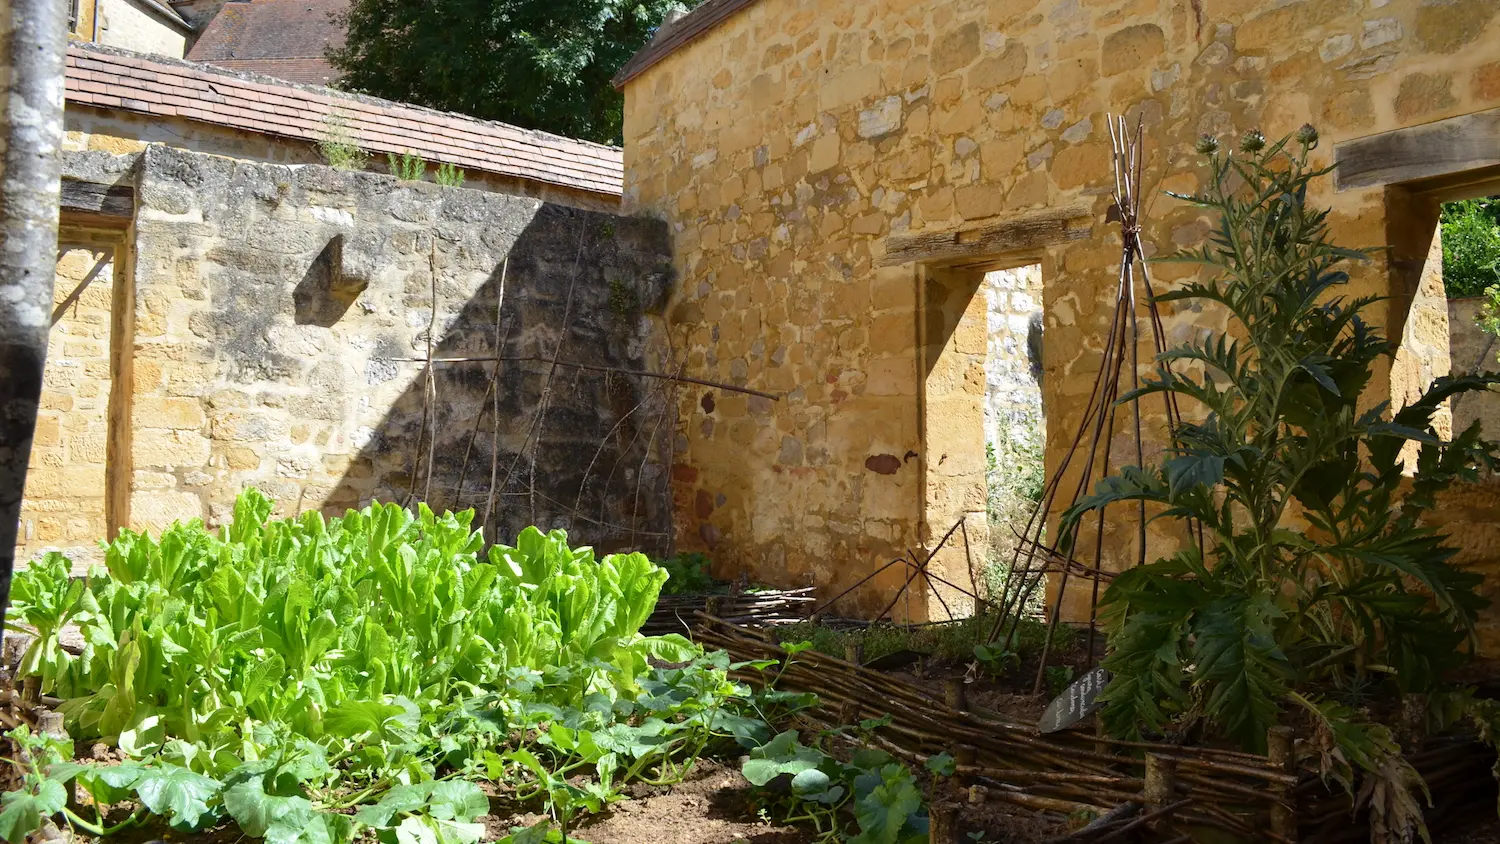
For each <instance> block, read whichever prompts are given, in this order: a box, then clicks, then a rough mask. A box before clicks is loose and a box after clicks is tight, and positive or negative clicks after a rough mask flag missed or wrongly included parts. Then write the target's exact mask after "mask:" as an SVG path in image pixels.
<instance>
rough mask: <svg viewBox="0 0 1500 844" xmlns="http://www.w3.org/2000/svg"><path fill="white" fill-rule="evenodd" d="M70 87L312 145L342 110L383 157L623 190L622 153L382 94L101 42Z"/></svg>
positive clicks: (84, 53) (352, 128) (85, 99)
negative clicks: (145, 54)
mask: <svg viewBox="0 0 1500 844" xmlns="http://www.w3.org/2000/svg"><path fill="white" fill-rule="evenodd" d="M271 1H272V2H292V0H271ZM236 5H238V4H236ZM66 82H67V98H68V100H69V101H71V102H76V103H80V104H85V105H95V106H105V107H116V108H122V109H125V110H129V111H135V112H139V113H143V114H147V115H156V116H162V117H167V116H174V115H175V116H178V117H188V118H191V119H195V120H201V121H204V122H207V123H215V124H218V125H222V126H231V127H234V128H237V129H244V130H247V131H251V132H260V133H263V134H270V135H279V136H283V137H288V138H294V139H298V140H303V141H316V140H318V139H319V138H321V137H322V136H323V134H324V133H325V131H326V126H327V122H328V119H329V116H330V115H331V114H334V113H337V114H338V115H339V116H340V117H341V118H342V119H343V121H344V124H345V127H346V129H347V130H348V132H349V133H350V135H352V136H353V138H354V140H355V141H356V142H357V143H358V144H359V145H360V146H362V147H364V148H365V149H367V150H369V151H370V152H373V153H377V154H383V153H387V152H394V153H404V152H413V153H416V154H418V155H420V156H422V157H423V158H426V159H427V160H429V161H433V162H444V163H451V164H456V165H459V166H462V167H464V168H466V169H470V170H477V171H483V172H487V173H495V174H498V175H502V176H512V177H516V178H521V179H526V180H529V181H536V182H543V183H546V184H552V185H559V186H561V187H566V188H572V189H575V190H583V191H589V192H592V193H600V194H606V195H609V196H619V195H620V192H621V182H622V178H623V170H624V163H623V155H622V153H621V151H620V150H619V149H618V148H616V147H609V146H603V145H601V144H591V143H588V142H585V141H576V140H573V139H571V138H563V137H559V136H557V135H550V134H547V133H545V132H535V131H530V130H526V129H521V128H518V127H515V126H510V125H508V124H504V123H496V122H493V121H488V120H477V119H475V118H472V117H465V116H463V115H459V114H451V113H446V112H439V111H433V110H431V109H426V108H421V107H419V106H413V105H406V104H403V103H394V102H390V101H388V100H380V99H376V98H374V97H365V96H360V95H355V94H346V93H343V92H339V91H332V90H329V89H326V88H315V87H312V86H308V85H299V84H295V83H293V82H282V81H281V80H277V79H271V78H267V77H257V76H252V75H249V74H247V73H237V72H235V71H232V70H226V69H221V68H217V67H211V66H207V65H202V64H195V63H192V62H185V61H178V60H175V59H166V58H158V57H151V58H149V59H146V58H142V57H138V56H136V55H134V54H131V53H127V52H125V51H123V50H117V49H112V48H107V47H100V46H97V45H93V44H88V45H85V44H71V45H69V47H68V68H67V75H66Z"/></svg>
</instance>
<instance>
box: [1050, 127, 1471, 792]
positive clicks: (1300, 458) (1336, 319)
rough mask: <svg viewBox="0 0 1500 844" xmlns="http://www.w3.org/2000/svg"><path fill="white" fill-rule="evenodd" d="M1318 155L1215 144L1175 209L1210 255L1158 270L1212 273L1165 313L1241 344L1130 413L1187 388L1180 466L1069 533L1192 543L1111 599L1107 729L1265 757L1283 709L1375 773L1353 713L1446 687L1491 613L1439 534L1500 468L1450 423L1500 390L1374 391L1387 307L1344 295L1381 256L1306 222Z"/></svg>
mask: <svg viewBox="0 0 1500 844" xmlns="http://www.w3.org/2000/svg"><path fill="white" fill-rule="evenodd" d="M1316 145H1317V133H1316V131H1315V130H1313V128H1312V127H1311V126H1306V127H1303V129H1302V130H1301V131H1299V132H1298V133H1296V135H1295V136H1291V137H1287V138H1285V139H1283V140H1281V141H1280V142H1278V143H1274V144H1270V145H1267V142H1266V139H1265V138H1264V137H1263V136H1262V135H1261V134H1260V133H1259V132H1251V133H1249V134H1247V135H1246V136H1245V137H1244V139H1243V141H1242V142H1241V154H1239V155H1234V154H1224V153H1221V152H1220V150H1219V149H1218V146H1217V144H1216V143H1214V142H1213V141H1212V140H1211V139H1205V140H1204V141H1202V142H1200V144H1199V151H1200V152H1202V153H1203V154H1205V155H1206V156H1208V159H1209V168H1208V169H1209V173H1208V177H1207V184H1206V187H1205V189H1204V190H1203V192H1202V193H1201V194H1198V195H1192V196H1179V197H1178V198H1180V199H1183V200H1186V201H1188V202H1190V203H1192V204H1194V205H1197V206H1199V207H1201V208H1204V209H1206V210H1208V211H1210V212H1213V213H1215V214H1216V215H1217V216H1218V218H1219V223H1218V225H1217V227H1216V228H1215V229H1214V230H1213V232H1212V234H1211V236H1210V237H1209V239H1208V242H1207V243H1206V244H1205V245H1204V246H1202V247H1201V248H1199V249H1196V250H1191V251H1185V252H1180V253H1178V254H1175V255H1172V256H1169V257H1167V258H1165V259H1163V260H1166V261H1172V262H1182V263H1190V264H1196V265H1200V266H1202V267H1203V268H1204V272H1203V273H1202V274H1201V276H1200V278H1198V279H1196V280H1192V281H1189V282H1187V283H1185V284H1183V285H1181V286H1179V287H1177V288H1176V289H1173V290H1171V291H1169V292H1165V293H1163V294H1160V295H1158V296H1157V297H1156V298H1157V301H1158V302H1160V303H1163V304H1165V303H1184V304H1190V303H1203V304H1204V305H1206V306H1207V309H1209V310H1210V311H1213V310H1217V311H1219V312H1222V313H1224V314H1225V315H1226V316H1227V317H1228V323H1229V325H1228V327H1227V328H1226V329H1224V330H1213V331H1206V332H1204V334H1203V335H1201V336H1200V338H1199V339H1197V340H1194V341H1191V342H1189V343H1187V344H1184V345H1182V346H1180V347H1177V348H1175V349H1171V350H1169V351H1168V352H1166V353H1164V354H1162V355H1161V356H1160V357H1159V358H1158V361H1159V364H1160V365H1159V366H1158V367H1157V373H1156V375H1155V377H1154V378H1150V379H1147V380H1146V381H1145V382H1144V386H1142V387H1141V388H1140V389H1138V390H1136V391H1134V392H1132V393H1130V394H1128V395H1126V396H1123V397H1122V398H1121V399H1120V401H1121V402H1127V401H1139V400H1142V399H1143V398H1144V397H1146V396H1149V395H1151V394H1155V393H1172V394H1176V395H1177V396H1179V397H1181V399H1185V400H1190V401H1188V402H1187V403H1186V405H1185V407H1191V406H1192V405H1193V404H1196V405H1197V406H1198V408H1199V409H1200V412H1199V413H1198V414H1196V415H1194V420H1195V421H1187V422H1184V424H1182V425H1181V426H1179V428H1178V430H1176V431H1175V432H1173V433H1172V435H1171V441H1170V444H1169V446H1168V448H1167V449H1166V451H1165V453H1164V458H1165V459H1163V460H1162V461H1161V462H1160V463H1159V464H1157V465H1153V466H1148V467H1145V468H1136V467H1129V468H1125V469H1123V470H1122V471H1121V472H1119V473H1118V474H1116V475H1114V476H1111V477H1109V478H1106V479H1105V480H1103V481H1102V482H1101V483H1100V484H1099V485H1098V487H1097V488H1096V490H1095V492H1094V494H1093V495H1092V496H1090V497H1088V498H1086V499H1084V500H1082V501H1080V502H1079V503H1078V504H1077V505H1076V506H1075V507H1073V508H1072V509H1071V510H1069V511H1068V512H1067V513H1066V514H1065V516H1064V519H1063V529H1064V534H1065V535H1066V536H1069V537H1072V538H1076V536H1077V534H1078V529H1079V525H1080V523H1081V520H1082V517H1083V516H1084V515H1085V514H1086V513H1088V512H1090V511H1093V510H1099V509H1102V508H1104V507H1105V506H1107V505H1110V504H1115V503H1118V502H1122V501H1140V500H1144V501H1147V502H1152V503H1154V504H1157V505H1160V506H1159V508H1158V514H1159V515H1158V516H1157V518H1167V519H1177V520H1184V521H1185V522H1187V524H1188V525H1193V526H1194V527H1193V528H1192V529H1191V530H1185V531H1184V532H1183V537H1184V542H1183V543H1182V547H1181V550H1178V551H1177V552H1176V553H1173V554H1171V555H1169V556H1165V557H1163V558H1161V559H1158V560H1156V561H1155V562H1151V563H1148V564H1146V565H1142V566H1139V567H1136V568H1134V569H1131V570H1129V571H1126V572H1123V573H1122V574H1120V575H1119V576H1118V577H1117V578H1116V579H1115V580H1114V581H1113V583H1112V584H1111V585H1110V587H1109V589H1108V591H1106V593H1105V594H1104V597H1103V599H1102V601H1101V603H1100V612H1101V618H1102V620H1103V623H1104V624H1105V627H1106V630H1107V631H1108V633H1109V636H1110V654H1109V656H1108V657H1107V659H1106V660H1105V662H1104V666H1105V667H1106V668H1107V669H1109V671H1110V672H1111V673H1112V674H1113V675H1114V680H1113V681H1112V682H1111V684H1110V686H1109V688H1108V689H1107V690H1106V692H1105V693H1104V695H1103V696H1102V698H1103V699H1104V700H1105V701H1106V703H1107V708H1106V709H1105V712H1104V717H1105V721H1106V723H1107V725H1108V726H1109V727H1110V728H1111V729H1112V730H1113V731H1114V732H1115V733H1117V734H1121V735H1126V736H1138V735H1139V734H1140V732H1141V731H1142V730H1143V729H1145V730H1151V731H1164V730H1166V729H1167V728H1168V726H1169V724H1172V725H1175V726H1178V727H1185V726H1186V725H1188V724H1191V723H1194V722H1198V723H1201V724H1203V725H1206V726H1207V727H1209V728H1210V729H1212V730H1215V731H1217V732H1219V733H1220V734H1223V735H1227V736H1228V737H1231V738H1233V739H1235V740H1237V741H1238V742H1239V743H1240V744H1242V745H1243V746H1244V747H1245V748H1247V749H1249V750H1256V751H1260V750H1263V749H1264V746H1265V740H1266V731H1267V729H1268V728H1269V727H1271V726H1273V725H1275V724H1276V723H1278V722H1279V721H1281V720H1283V719H1284V718H1285V716H1286V710H1287V709H1288V708H1289V707H1290V708H1295V709H1300V710H1304V711H1305V712H1307V713H1308V714H1310V715H1311V716H1312V718H1313V719H1314V721H1315V723H1319V724H1321V725H1322V729H1323V730H1324V732H1325V733H1326V734H1327V735H1328V736H1329V737H1330V738H1331V740H1332V741H1333V743H1334V744H1335V745H1337V746H1338V748H1339V750H1340V751H1341V752H1342V757H1343V758H1345V759H1347V760H1348V761H1349V762H1353V763H1355V764H1358V765H1360V766H1361V767H1364V768H1366V769H1375V768H1381V767H1382V766H1387V763H1388V762H1389V760H1390V758H1391V756H1392V754H1394V753H1395V752H1396V749H1395V746H1394V743H1393V742H1391V741H1390V735H1389V733H1388V732H1387V731H1385V730H1384V729H1383V728H1380V727H1378V726H1375V725H1369V724H1363V723H1361V721H1362V718H1363V716H1361V715H1360V714H1359V712H1358V707H1359V705H1360V704H1361V703H1363V702H1365V701H1368V700H1369V699H1370V698H1371V696H1374V695H1380V694H1382V693H1389V694H1396V693H1401V692H1424V691H1428V690H1431V689H1433V688H1434V687H1435V685H1436V684H1437V683H1438V681H1439V678H1440V676H1441V675H1442V673H1443V671H1444V670H1445V669H1448V668H1450V667H1452V666H1454V665H1456V664H1459V663H1461V662H1463V661H1464V660H1465V659H1466V658H1467V653H1466V645H1469V644H1471V643H1472V641H1473V622H1474V616H1475V612H1476V610H1478V609H1480V608H1482V607H1483V606H1484V605H1485V603H1486V602H1485V601H1484V600H1483V599H1481V598H1479V597H1478V596H1476V594H1475V592H1474V590H1475V587H1476V586H1478V585H1479V583H1480V580H1481V578H1480V577H1479V576H1478V575H1476V574H1473V573H1470V572H1466V571H1463V570H1461V569H1458V568H1456V567H1454V566H1453V565H1452V564H1451V563H1450V560H1451V558H1452V557H1453V554H1454V550H1453V549H1452V548H1451V547H1449V546H1448V545H1446V544H1445V542H1444V536H1443V535H1442V534H1441V533H1439V532H1438V531H1436V530H1434V529H1432V528H1430V527H1426V526H1424V523H1423V515H1424V514H1425V513H1427V512H1428V511H1429V510H1431V509H1432V508H1433V507H1434V506H1435V503H1436V499H1437V496H1438V494H1439V493H1440V492H1441V491H1442V490H1444V489H1445V488H1447V487H1448V486H1449V485H1450V484H1452V483H1454V482H1456V481H1463V480H1473V479H1475V478H1476V477H1477V475H1478V473H1479V472H1480V471H1482V470H1488V469H1492V468H1494V466H1495V464H1496V459H1495V451H1494V447H1493V446H1492V444H1490V443H1489V442H1486V441H1485V440H1484V439H1483V438H1482V437H1481V435H1480V430H1479V427H1478V424H1477V423H1476V424H1475V425H1474V426H1473V427H1471V428H1469V429H1468V430H1466V431H1463V432H1461V433H1459V434H1458V435H1457V436H1454V437H1452V438H1451V439H1450V440H1446V441H1445V440H1443V439H1441V438H1439V436H1438V435H1437V433H1436V432H1435V430H1434V428H1433V421H1434V417H1435V415H1436V413H1437V412H1438V410H1439V408H1440V407H1441V406H1442V404H1443V402H1444V401H1445V400H1446V399H1448V398H1449V397H1451V396H1453V395H1455V394H1457V393H1459V392H1462V391H1465V390H1474V389H1483V388H1485V387H1487V386H1488V385H1490V384H1493V383H1496V381H1497V380H1500V379H1497V377H1496V376H1490V375H1486V376H1476V377H1462V378H1440V379H1438V380H1437V381H1436V382H1435V383H1433V385H1432V386H1431V388H1430V389H1428V390H1427V392H1426V393H1425V394H1424V395H1423V396H1422V397H1421V398H1420V399H1418V400H1416V401H1414V402H1412V403H1410V404H1408V405H1407V406H1405V407H1403V408H1399V409H1395V410H1394V411H1393V409H1392V408H1391V406H1390V405H1389V403H1388V402H1384V401H1373V400H1372V399H1371V397H1369V396H1367V395H1366V393H1367V390H1368V388H1369V386H1370V373H1371V372H1372V371H1373V370H1374V369H1375V368H1376V367H1377V366H1380V365H1382V364H1381V361H1382V359H1384V358H1389V357H1390V356H1391V355H1392V348H1391V344H1390V343H1388V342H1387V340H1386V338H1384V337H1383V336H1381V334H1380V333H1379V332H1378V331H1377V330H1376V329H1375V328H1373V327H1372V326H1371V325H1369V324H1368V323H1366V322H1365V320H1364V319H1363V317H1362V313H1363V312H1364V311H1365V310H1366V309H1367V308H1369V307H1370V306H1371V305H1372V304H1373V303H1374V302H1375V301H1376V298H1375V297H1368V296H1365V297H1350V296H1347V295H1345V294H1343V293H1341V292H1340V288H1341V286H1342V285H1344V284H1345V283H1346V282H1348V280H1349V276H1348V274H1347V272H1346V270H1345V269H1344V267H1345V266H1346V265H1347V264H1348V263H1350V262H1362V261H1366V260H1368V258H1369V256H1370V254H1371V250H1354V249H1346V248H1342V247H1340V246H1337V245H1335V244H1333V243H1332V242H1331V241H1330V237H1329V231H1328V215H1329V212H1328V211H1327V210H1326V209H1321V208H1315V207H1313V206H1312V205H1310V204H1309V201H1308V190H1309V186H1310V185H1311V184H1312V183H1313V182H1314V181H1315V180H1316V179H1318V178H1320V177H1322V176H1324V175H1325V174H1327V173H1328V172H1329V169H1331V168H1328V169H1323V168H1317V167H1314V166H1313V165H1312V164H1310V163H1309V153H1310V152H1311V150H1312V149H1313V148H1314V147H1315V146H1316ZM1174 196H1176V195H1175V194H1174ZM1190 415H1192V414H1190ZM1408 443H1415V444H1416V445H1415V449H1416V453H1415V455H1414V458H1413V456H1412V455H1411V454H1410V453H1408V454H1406V455H1405V456H1403V449H1404V448H1405V447H1406V446H1407V444H1408ZM1189 536H1192V537H1193V539H1191V540H1189V539H1188V537H1189ZM1330 764H1331V765H1332V766H1333V767H1335V768H1337V767H1338V756H1337V755H1335V757H1334V758H1333V759H1332V760H1331V761H1330ZM1387 767H1388V766H1387ZM1406 770H1407V771H1409V769H1406ZM1333 773H1340V772H1339V771H1337V770H1335V771H1333ZM1402 776H1405V774H1402ZM1347 777H1348V772H1347V771H1345V772H1343V773H1342V774H1341V778H1343V779H1345V781H1346V783H1347V782H1348V779H1347ZM1407 808H1411V807H1410V806H1408V807H1407Z"/></svg>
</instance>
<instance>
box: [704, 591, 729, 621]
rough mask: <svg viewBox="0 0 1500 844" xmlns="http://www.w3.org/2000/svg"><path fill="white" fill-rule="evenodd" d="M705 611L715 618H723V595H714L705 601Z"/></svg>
mask: <svg viewBox="0 0 1500 844" xmlns="http://www.w3.org/2000/svg"><path fill="white" fill-rule="evenodd" d="M703 611H704V612H706V613H708V614H709V615H711V616H713V617H714V618H723V617H724V616H723V613H724V598H723V596H721V595H712V596H710V597H709V599H708V600H707V601H706V602H704V607H703Z"/></svg>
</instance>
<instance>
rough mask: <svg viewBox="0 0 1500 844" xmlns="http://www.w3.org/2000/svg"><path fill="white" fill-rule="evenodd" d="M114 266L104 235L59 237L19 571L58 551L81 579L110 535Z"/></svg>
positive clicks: (112, 247)
mask: <svg viewBox="0 0 1500 844" xmlns="http://www.w3.org/2000/svg"><path fill="white" fill-rule="evenodd" d="M116 263H117V261H116V236H115V235H113V234H112V233H111V234H102V233H101V234H98V235H94V234H91V233H89V232H84V231H67V230H65V231H64V233H63V236H62V237H61V238H59V242H58V253H57V273H56V275H55V276H54V280H53V311H52V329H51V333H50V335H49V338H48V344H47V365H46V369H45V370H44V372H43V375H42V393H41V397H40V400H39V402H38V406H37V420H36V434H35V437H34V439H33V442H32V448H31V464H30V466H29V468H28V469H27V473H26V490H25V495H24V497H23V499H22V504H21V520H20V525H19V527H20V530H19V535H18V537H17V540H18V541H17V548H16V560H17V564H18V565H21V566H24V565H26V564H28V563H30V562H31V561H32V560H33V559H34V558H36V557H38V556H40V555H41V554H44V553H46V552H48V551H57V552H60V553H62V554H64V555H65V556H67V557H68V559H69V560H71V561H72V564H73V571H74V573H75V574H82V573H84V572H86V571H87V570H88V569H89V567H91V566H92V565H94V564H98V563H102V561H103V560H102V557H101V552H100V550H99V548H98V542H99V538H100V537H102V536H109V535H111V533H112V531H111V522H112V519H111V516H112V513H111V512H110V508H109V468H108V464H109V463H110V462H111V458H112V452H113V451H114V448H113V447H112V445H111V442H110V431H111V428H112V426H111V424H110V417H111V403H112V401H114V400H115V398H116V397H114V396H113V390H112V387H113V386H114V364H113V357H114V356H113V351H114V350H113V348H112V337H113V334H114V325H113V323H114V312H115V289H116V283H115V281H116V279H115V272H116Z"/></svg>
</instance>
